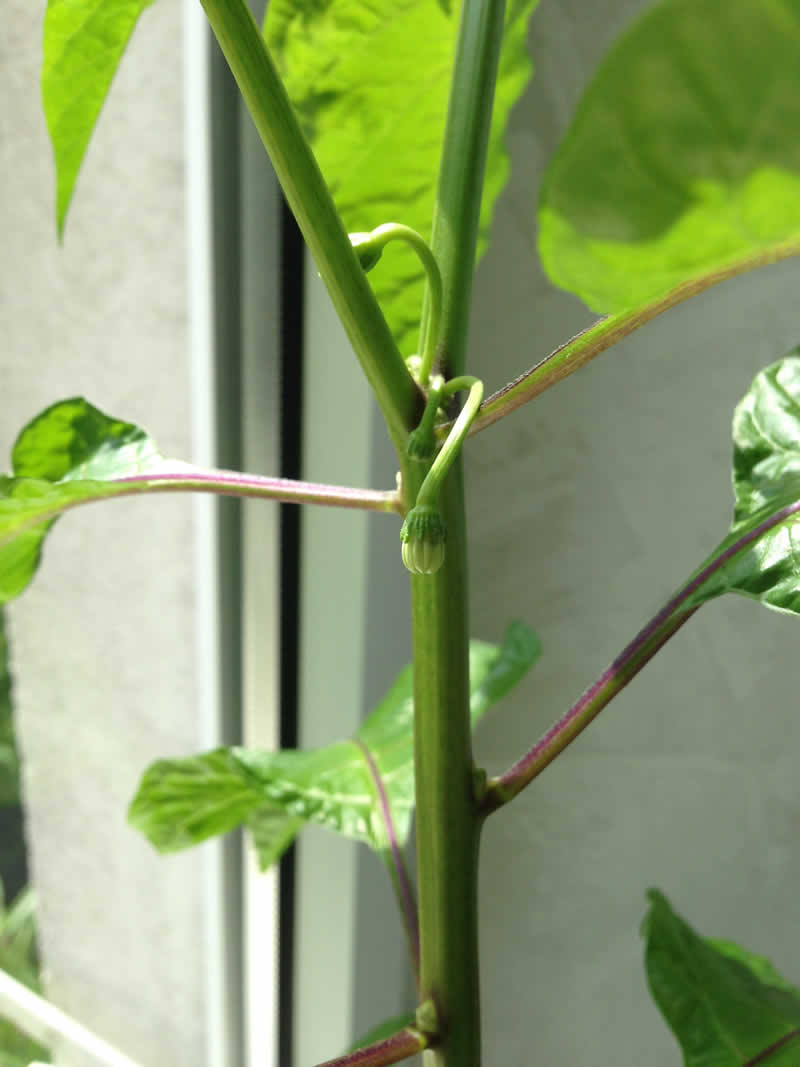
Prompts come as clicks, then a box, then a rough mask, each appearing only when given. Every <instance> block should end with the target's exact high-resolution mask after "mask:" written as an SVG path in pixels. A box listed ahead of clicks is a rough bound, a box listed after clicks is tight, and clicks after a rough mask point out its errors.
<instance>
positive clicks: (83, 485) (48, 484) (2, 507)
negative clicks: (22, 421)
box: [0, 397, 163, 604]
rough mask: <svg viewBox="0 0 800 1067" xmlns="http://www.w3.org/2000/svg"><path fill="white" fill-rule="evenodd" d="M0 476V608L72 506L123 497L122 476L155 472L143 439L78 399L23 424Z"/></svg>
mask: <svg viewBox="0 0 800 1067" xmlns="http://www.w3.org/2000/svg"><path fill="white" fill-rule="evenodd" d="M11 460H12V466H13V472H12V474H11V475H0V604H3V603H5V602H6V601H7V600H11V599H12V598H13V597H15V596H18V595H19V593H21V592H22V590H23V589H25V587H26V586H27V585H28V583H29V582H30V580H31V578H32V577H33V575H34V573H35V572H36V568H37V567H38V565H39V559H40V555H41V548H42V540H43V539H44V537H45V534H46V533H47V531H48V530H49V529H50V527H51V526H52V525H53V522H54V521H55V519H56V518H57V517H58V516H59V515H60V514H61V513H62V512H63V511H66V510H68V509H69V508H70V507H74V506H75V505H76V504H80V503H83V502H85V501H89V500H97V499H100V498H102V497H106V496H113V495H115V494H119V493H123V492H125V491H126V490H127V489H128V487H126V486H125V485H124V484H123V485H120V484H118V483H117V484H115V482H116V480H118V479H120V478H126V477H131V476H133V475H138V474H144V473H148V472H151V471H155V470H156V469H158V468H159V467H160V466H161V465H162V463H163V459H162V457H161V456H160V455H159V454H158V452H157V451H156V447H155V445H154V443H153V441H152V440H151V439H150V438H149V437H148V436H147V434H146V433H145V432H144V431H143V430H140V429H139V427H138V426H134V425H132V424H131V423H128V422H122V421H121V420H119V419H115V418H112V417H111V416H109V415H104V414H103V412H102V411H99V410H98V409H97V408H95V407H93V406H92V405H91V404H90V403H89V402H88V401H87V400H83V399H82V398H80V397H76V398H74V399H71V400H63V401H61V402H60V403H58V404H54V405H53V406H52V407H49V408H47V409H46V410H45V411H43V412H42V413H41V414H40V415H37V416H36V418H34V419H33V420H32V421H31V422H29V423H28V424H27V426H25V428H24V429H23V430H22V432H21V433H20V435H19V437H18V438H17V440H16V443H15V445H14V448H13V451H12V454H11Z"/></svg>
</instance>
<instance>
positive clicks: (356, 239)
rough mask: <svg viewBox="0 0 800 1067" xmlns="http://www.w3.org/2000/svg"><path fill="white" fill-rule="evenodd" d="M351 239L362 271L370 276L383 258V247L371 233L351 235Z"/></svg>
mask: <svg viewBox="0 0 800 1067" xmlns="http://www.w3.org/2000/svg"><path fill="white" fill-rule="evenodd" d="M349 237H350V244H351V245H352V246H353V251H354V252H355V254H356V255H357V256H358V262H359V263H360V264H361V269H362V270H363V271H364V273H365V274H368V273H369V272H370V271H371V270H372V268H373V267H374V266H375V264H376V263H377V262H378V260H379V259H380V258H381V255H382V253H383V245H382V244H379V243H378V242H377V241H376V240H375V239H374V238H373V236H372V234H371V233H351V234H350V235H349Z"/></svg>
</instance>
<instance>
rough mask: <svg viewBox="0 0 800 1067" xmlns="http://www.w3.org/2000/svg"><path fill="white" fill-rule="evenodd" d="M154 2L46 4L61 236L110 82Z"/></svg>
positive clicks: (48, 98)
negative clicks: (145, 11)
mask: <svg viewBox="0 0 800 1067" xmlns="http://www.w3.org/2000/svg"><path fill="white" fill-rule="evenodd" d="M151 3H152V0H48V3H47V13H46V14H45V17H44V35H43V41H44V55H43V61H42V102H43V104H44V113H45V118H46V119H47V128H48V129H49V131H50V140H51V141H52V144H53V154H54V156H55V162H56V220H57V224H58V232H59V234H60V233H61V232H62V231H63V229H64V222H65V220H66V216H67V209H68V208H69V203H70V200H71V199H72V192H73V189H74V188H75V182H76V180H77V178H78V172H79V171H80V168H81V163H82V162H83V157H84V155H85V154H86V149H87V147H88V144H89V138H90V137H91V135H92V130H93V129H94V124H95V122H96V121H97V118H98V115H99V114H100V110H101V108H102V107H103V102H104V100H105V98H106V94H107V93H108V90H109V87H110V85H111V81H112V79H113V77H114V74H115V72H116V69H117V66H118V65H119V61H120V59H122V54H123V52H124V51H125V47H126V45H127V44H128V41H129V39H130V36H131V34H132V33H133V29H134V26H135V25H136V21H137V19H138V18H139V15H141V13H142V11H144V9H145V8H146V7H149V6H150V4H151ZM121 195H122V192H121Z"/></svg>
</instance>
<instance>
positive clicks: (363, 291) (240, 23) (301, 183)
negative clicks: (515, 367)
mask: <svg viewBox="0 0 800 1067" xmlns="http://www.w3.org/2000/svg"><path fill="white" fill-rule="evenodd" d="M201 3H202V5H203V8H204V10H205V13H206V15H207V17H208V21H209V23H210V24H211V29H212V30H213V31H214V36H215V37H216V38H217V40H218V41H219V44H220V47H221V48H222V51H223V53H224V55H225V58H226V59H227V61H228V65H229V66H230V68H231V71H232V73H233V76H234V78H235V79H236V82H237V84H238V86H239V89H240V91H241V93H242V96H243V98H244V101H245V103H246V105H247V109H248V111H249V112H250V115H251V116H252V118H253V122H254V123H255V126H256V129H257V130H258V133H259V136H260V137H261V140H262V142H263V144H264V147H265V148H266V150H267V153H268V155H269V158H270V160H271V162H272V165H273V167H274V168H275V173H276V174H277V176H278V181H279V182H280V183H281V188H282V189H283V192H284V195H285V196H286V199H287V201H288V202H289V206H290V207H291V209H292V212H293V213H294V216H295V218H296V219H297V223H298V225H299V227H300V230H301V232H302V234H303V237H304V238H305V241H306V244H307V245H308V247H309V249H310V251H311V254H312V255H313V257H314V262H315V263H316V266H317V269H318V270H319V272H320V275H321V276H322V280H323V282H324V283H325V286H326V288H327V290H328V292H329V293H330V295H331V300H332V301H333V304H334V307H335V308H336V311H337V313H338V315H339V318H340V319H341V322H342V325H343V326H344V328H345V330H346V332H347V336H348V337H349V338H350V342H351V344H352V345H353V348H354V350H355V353H356V355H357V356H358V359H359V361H360V363H361V366H362V368H363V370H364V373H365V374H366V376H367V379H368V381H369V383H370V385H371V386H372V388H373V390H374V392H375V396H376V397H377V400H378V403H379V405H380V408H381V411H382V412H383V416H384V418H385V419H386V424H387V426H388V429H389V434H390V436H391V438H392V441H393V442H394V445H395V447H396V448H397V450H398V452H400V453H401V454H402V453H403V452H404V449H405V442H406V438H407V435H408V430H409V429H410V428H411V427H412V426H413V425H414V423H415V422H416V419H417V418H418V417H419V414H420V412H421V409H422V404H421V396H420V394H419V391H418V390H417V387H416V385H415V384H414V381H413V379H412V378H411V375H410V374H409V373H408V370H407V369H406V365H405V363H404V361H403V358H402V356H401V355H400V352H399V350H398V348H397V345H396V344H395V342H394V339H393V337H392V334H391V331H390V329H389V327H388V325H387V323H386V319H385V318H384V317H383V313H382V312H381V309H380V307H379V306H378V303H377V301H376V299H375V296H374V294H373V292H372V289H371V288H370V285H369V282H368V281H367V278H366V276H365V274H364V271H363V270H362V269H361V265H360V264H359V262H358V258H357V257H356V254H355V252H354V251H353V248H352V246H351V244H350V239H349V237H348V235H347V233H346V232H345V230H344V227H343V225H342V221H341V219H340V218H339V213H338V212H337V210H336V207H335V205H334V203H333V198H332V197H331V194H330V191H329V189H328V187H327V185H326V184H325V180H324V178H323V177H322V174H321V173H320V170H319V167H318V166H317V161H316V159H315V158H314V155H313V153H312V151H311V149H310V148H309V146H308V143H307V142H306V139H305V138H304V137H303V134H302V131H301V130H300V126H299V124H298V122H297V119H296V118H295V114H294V111H293V110H292V105H291V103H290V102H289V98H288V96H287V95H286V90H285V89H284V87H283V82H282V81H281V79H280V77H279V75H278V72H277V70H276V69H275V66H274V64H273V62H272V59H271V57H270V55H269V52H268V51H267V46H266V44H265V43H264V38H263V37H262V35H261V31H260V30H259V28H258V26H257V25H256V23H255V20H254V19H253V16H252V14H251V13H250V9H249V7H248V6H247V3H246V0H201Z"/></svg>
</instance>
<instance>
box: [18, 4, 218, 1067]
mask: <svg viewBox="0 0 800 1067" xmlns="http://www.w3.org/2000/svg"><path fill="white" fill-rule="evenodd" d="M44 8H45V4H44V0H41V2H37V3H30V0H11V3H10V4H9V3H6V5H5V9H4V13H3V23H4V29H3V35H2V37H1V38H0V83H1V84H2V91H0V98H2V100H3V107H2V113H0V174H2V188H3V195H2V198H0V217H1V218H2V222H1V223H0V229H1V230H2V233H3V242H2V253H0V254H1V255H2V260H0V319H1V320H2V323H3V341H2V346H1V347H0V380H1V381H2V411H0V450H1V451H2V454H3V456H4V457H8V454H9V449H10V446H11V444H12V442H13V439H14V437H15V435H16V433H17V432H18V430H19V429H20V428H21V427H22V425H23V424H24V423H25V422H26V421H27V420H28V419H29V418H31V417H32V416H33V415H35V414H36V413H37V412H39V411H40V410H41V409H42V408H43V407H45V406H46V405H48V404H50V403H53V402H54V401H56V400H58V399H63V398H64V397H69V396H74V395H76V394H84V395H86V396H87V397H88V398H89V399H90V400H91V401H93V402H94V403H95V404H97V405H98V406H99V407H101V408H102V409H104V410H106V411H109V412H111V413H112V414H115V415H119V416H121V417H123V418H126V419H130V420H133V421H135V422H138V423H140V424H141V425H143V426H145V427H147V428H148V429H149V430H150V431H151V432H152V433H153V435H154V437H155V439H156V441H157V443H158V444H159V446H160V447H161V449H162V451H163V452H164V454H165V455H173V456H181V457H184V458H188V457H189V456H190V448H191V440H190V409H189V394H190V388H189V360H188V354H187V310H186V300H187V296H186V283H185V277H186V260H185V236H186V234H185V222H184V218H185V202H184V201H185V197H184V169H183V168H184V154H183V86H182V56H183V49H182V33H183V27H182V8H181V4H180V2H179V0H161V2H160V3H158V4H156V5H154V6H153V7H152V8H151V9H148V10H147V11H146V12H145V14H144V16H143V17H142V19H141V23H140V25H139V26H138V28H137V31H136V33H135V34H134V38H133V41H132V43H131V46H130V48H129V51H128V53H127V54H126V56H125V58H124V61H123V63H122V66H121V68H120V72H119V76H118V78H117V79H116V82H115V85H114V86H113V90H112V92H111V94H110V97H109V100H108V102H107V105H106V107H105V108H104V111H103V114H102V116H101V120H100V123H99V126H98V129H97V133H96V136H95V137H94V139H93V142H92V145H91V147H90V149H89V152H88V155H87V158H86V161H85V166H84V168H83V173H82V174H81V176H80V179H79V181H78V185H77V191H76V196H75V201H74V203H73V206H72V209H71V211H70V215H69V219H68V222H67V228H66V236H65V241H64V245H63V247H59V246H58V243H57V240H56V234H55V221H54V208H53V204H54V189H53V165H52V156H51V149H50V146H49V143H48V140H47V136H46V129H45V125H44V119H43V116H42V113H41V103H40V91H39V76H40V65H41V23H42V16H43V12H44ZM191 520H192V501H191V498H190V497H186V496H184V497H177V498H168V497H159V498H157V499H156V500H142V501H127V500H126V501H115V502H114V503H111V504H109V505H106V506H104V507H90V508H87V509H85V510H79V511H77V512H76V513H74V514H72V515H70V516H68V517H67V518H65V519H63V520H61V521H60V522H59V524H58V528H57V529H56V530H55V532H54V534H53V536H52V537H51V539H50V540H49V541H48V542H47V544H46V546H45V551H44V561H43V565H42V568H41V571H40V574H39V576H38V578H37V579H36V581H35V582H34V584H33V586H32V587H31V589H30V590H29V591H27V592H26V593H25V594H24V596H23V597H22V598H21V599H20V600H19V601H18V602H16V603H15V604H14V605H13V606H12V607H11V609H10V611H9V612H8V614H9V616H10V624H11V632H10V638H11V641H12V656H13V671H14V676H15V700H16V706H17V721H18V728H19V732H20V740H21V747H22V753H23V757H24V784H25V794H26V799H27V804H28V809H27V814H28V837H29V841H30V845H31V849H32V863H33V876H34V881H35V884H36V887H37V889H38V892H39V900H40V920H39V921H40V930H41V946H42V952H43V958H44V963H45V967H46V985H47V992H48V995H49V996H50V998H51V999H52V1000H53V1001H55V1003H57V1004H58V1005H59V1006H60V1007H62V1008H64V1009H65V1010H67V1011H68V1012H70V1013H72V1014H73V1015H74V1016H76V1017H77V1018H78V1019H79V1020H80V1021H81V1022H83V1023H84V1024H85V1025H87V1026H89V1027H90V1028H92V1029H93V1030H95V1032H96V1033H98V1034H99V1035H100V1036H102V1037H104V1038H105V1039H106V1040H108V1041H111V1042H112V1043H115V1044H116V1045H118V1046H119V1047H120V1048H121V1049H122V1050H124V1051H125V1052H126V1053H128V1054H129V1055H130V1056H132V1057H134V1058H138V1059H139V1060H140V1061H141V1063H142V1064H143V1065H144V1067H163V1065H164V1064H170V1065H175V1067H182V1065H185V1067H189V1065H190V1064H191V1065H192V1067H199V1065H200V1064H202V1063H204V1062H205V1061H204V1055H205V1050H206V1034H205V1027H206V1022H207V1006H206V1003H205V1000H204V984H205V967H206V957H205V949H204V945H203V936H202V930H203V929H204V926H203V923H204V915H203V893H204V887H203V870H204V859H203V857H202V856H201V855H200V854H198V853H196V852H195V853H190V854H187V855H182V856H179V857H174V858H171V859H168V860H164V859H160V858H159V857H157V856H156V855H155V854H154V852H153V850H152V849H151V847H150V846H149V845H148V844H147V843H146V842H145V841H144V839H143V838H141V837H140V836H139V835H138V834H137V833H136V832H135V831H133V830H132V829H130V828H128V826H127V825H126V822H125V812H126V808H127V805H128V803H129V801H130V798H131V796H132V795H133V792H134V790H135V788H136V785H137V781H138V777H139V775H140V773H141V771H142V770H143V769H144V767H145V766H146V765H147V764H148V762H150V761H151V760H152V759H154V758H155V757H156V756H159V755H167V754H178V753H185V752H189V751H193V750H195V749H197V748H199V747H201V741H200V737H199V727H198V722H197V716H196V706H197V696H198V694H197V691H196V687H195V653H194V628H193V627H194V623H193V619H194V615H193V613H194V592H193V588H192V580H193V554H192V539H193V533H192V521H191ZM62 1062H65V1063H68V1064H69V1063H74V1062H77V1061H75V1060H72V1059H65V1060H62Z"/></svg>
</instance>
